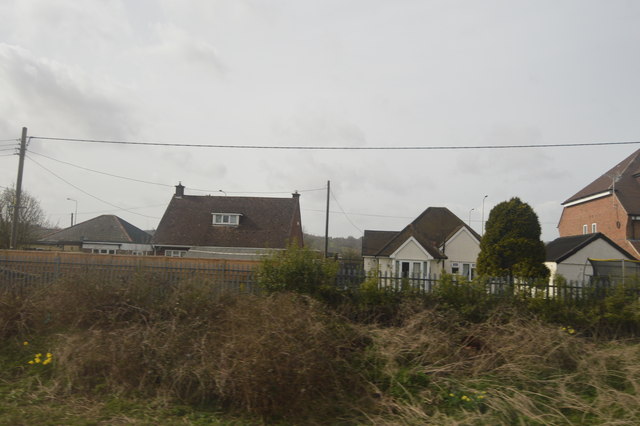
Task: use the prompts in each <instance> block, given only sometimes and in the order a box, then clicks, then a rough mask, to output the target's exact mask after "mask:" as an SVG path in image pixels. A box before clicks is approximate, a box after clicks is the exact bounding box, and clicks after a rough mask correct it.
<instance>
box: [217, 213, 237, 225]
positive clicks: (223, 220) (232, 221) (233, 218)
mask: <svg viewBox="0 0 640 426" xmlns="http://www.w3.org/2000/svg"><path fill="white" fill-rule="evenodd" d="M211 214H212V216H213V217H212V224H213V225H215V226H238V225H239V224H240V216H242V215H241V214H240V213H211Z"/></svg>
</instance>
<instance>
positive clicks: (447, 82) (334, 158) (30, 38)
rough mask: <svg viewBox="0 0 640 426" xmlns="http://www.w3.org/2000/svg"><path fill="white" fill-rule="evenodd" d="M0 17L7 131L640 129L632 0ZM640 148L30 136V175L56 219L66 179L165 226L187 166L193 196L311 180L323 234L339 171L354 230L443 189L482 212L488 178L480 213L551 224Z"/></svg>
mask: <svg viewBox="0 0 640 426" xmlns="http://www.w3.org/2000/svg"><path fill="white" fill-rule="evenodd" d="M0 16H2V17H3V19H2V25H1V26H0V140H5V139H16V138H19V136H20V132H21V129H22V127H23V126H24V127H27V128H28V132H29V135H30V136H41V137H54V138H79V139H97V140H123V141H142V142H161V143H178V144H218V145H220V144H222V145H260V146H344V147H378V146H385V147H386V146H390V147H392V146H450V147H459V146H483V145H531V144H533V145H536V144H558V143H595V142H622V141H638V140H640V119H639V117H640V77H639V76H640V2H638V1H634V0H628V1H622V0H607V1H605V0H598V1H587V0H576V1H563V0H549V1H544V0H532V1H517V0H505V1H488V0H487V1H477V0H466V1H455V0H442V1H431V0H423V1H412V0H387V1H379V0H316V1H306V0H271V1H259V0H226V1H223V0H217V1H214V0H202V1H186V0H158V1H151V0H137V1H125V0H120V1H118V0H112V1H89V0H85V1H76V0H2V1H1V2H0ZM14 146H17V144H16V142H15V141H6V142H5V141H3V142H0V185H2V186H11V185H12V184H13V183H14V182H15V180H16V174H17V167H18V157H17V156H16V155H7V154H12V153H13V151H11V150H6V149H7V148H13V147H14ZM638 148H640V144H630V145H612V146H593V147H579V148H576V147H571V148H523V149H509V150H486V149H483V150H476V149H472V150H421V151H411V150H396V151H363V150H359V151H333V150H332V151H298V150H241V149H221V148H217V149H212V148H193V147H191V148H186V147H150V146H135V145H114V144H90V143H81V142H68V141H52V140H43V139H37V138H34V139H32V140H31V142H30V145H29V148H28V153H27V156H28V158H27V159H26V161H25V172H24V181H23V188H24V189H25V190H26V191H28V192H29V193H30V194H32V195H34V196H35V197H37V198H38V199H39V200H40V202H41V205H42V207H43V208H44V210H45V212H46V214H47V216H48V219H49V220H50V222H52V224H54V225H58V226H62V227H66V226H68V225H69V223H70V213H71V212H73V211H74V209H75V202H73V201H69V200H67V198H72V199H74V200H77V208H78V214H79V220H80V221H84V220H88V219H90V218H92V217H95V216H97V215H99V214H104V213H109V214H116V215H118V216H120V217H122V218H124V219H125V220H127V221H129V222H131V223H132V224H134V225H136V226H138V227H140V228H143V229H153V228H155V227H156V226H157V224H158V222H159V220H160V217H161V216H162V214H163V212H164V209H165V207H166V205H167V203H168V202H169V200H170V197H171V195H172V194H173V191H174V189H173V185H176V184H177V183H178V182H179V181H181V182H182V183H183V184H184V185H185V186H186V193H187V194H193V195H204V194H207V193H211V194H212V195H224V193H226V194H227V195H228V196H231V195H255V196H278V197H287V196H290V194H291V192H293V191H294V190H298V191H300V192H301V194H302V196H301V198H300V203H301V208H302V220H303V228H304V230H305V231H306V232H309V233H313V234H318V235H322V234H323V233H324V226H325V219H324V213H323V211H324V209H325V204H326V192H325V191H324V190H322V188H324V187H325V186H326V183H327V181H328V180H330V181H331V188H332V191H333V195H334V197H335V198H333V197H332V198H331V211H332V212H333V213H332V214H331V219H330V235H332V236H348V235H353V236H356V237H357V236H360V235H362V232H363V230H364V229H378V230H400V229H402V228H403V227H404V226H405V225H407V224H408V223H409V222H410V221H411V220H413V219H414V218H415V217H416V216H417V215H419V214H420V213H421V212H422V211H423V210H424V209H426V208H427V207H429V206H444V207H448V208H449V209H451V210H452V211H453V212H454V213H455V214H457V215H458V216H459V217H460V218H461V219H463V220H464V221H468V220H469V219H471V224H472V226H473V227H474V228H475V229H476V230H478V231H480V229H481V217H482V205H483V202H482V201H483V198H484V196H485V195H487V196H488V197H487V198H486V201H485V203H484V207H485V215H484V216H485V219H486V218H487V217H488V214H489V211H490V209H491V208H492V207H493V206H494V205H495V204H497V203H499V202H501V201H504V200H507V199H509V198H511V197H513V196H519V197H520V198H521V199H522V200H523V201H525V202H528V203H529V204H531V205H532V207H533V208H534V209H535V211H536V212H537V213H538V216H539V218H540V222H541V225H542V229H543V235H542V237H543V239H544V240H551V239H554V238H556V237H557V236H558V232H557V228H556V226H557V223H558V220H559V218H560V213H561V211H562V207H561V203H562V202H563V201H564V200H566V199H567V198H569V197H570V196H571V195H573V194H574V193H575V192H577V191H578V190H580V189H581V188H582V187H584V186H585V185H587V184H588V183H589V182H591V181H592V180H593V179H595V178H596V177H598V176H599V175H601V174H602V173H603V172H605V171H606V170H608V169H609V168H611V167H612V166H614V165H615V164H616V163H618V162H619V161H620V160H622V159H623V158H625V157H626V156H628V155H629V154H631V153H632V152H633V151H635V150H636V149H638ZM83 168H84V169H83ZM86 169H91V170H94V171H98V172H102V173H103V174H100V173H96V172H94V171H89V170H86ZM105 173H106V174H105ZM112 175H116V176H122V177H126V178H130V179H135V180H139V181H140V180H141V181H147V182H151V183H143V182H138V181H135V180H127V179H122V178H119V177H115V176H112ZM196 189H199V190H205V191H196ZM207 191H208V192H207ZM221 191H224V193H223V192H221ZM472 209H473V210H472ZM343 211H344V212H346V213H347V214H346V215H345V214H343V213H342V212H343Z"/></svg>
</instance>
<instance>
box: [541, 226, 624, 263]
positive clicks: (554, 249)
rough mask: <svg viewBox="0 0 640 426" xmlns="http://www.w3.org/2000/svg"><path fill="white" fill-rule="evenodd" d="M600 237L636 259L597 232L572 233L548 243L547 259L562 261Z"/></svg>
mask: <svg viewBox="0 0 640 426" xmlns="http://www.w3.org/2000/svg"><path fill="white" fill-rule="evenodd" d="M598 239H603V240H604V241H606V242H607V243H609V244H610V245H611V246H612V247H613V248H615V249H616V250H618V251H620V253H621V254H624V255H625V256H627V257H628V258H629V259H634V257H633V256H632V255H630V254H629V253H628V252H627V251H626V250H624V249H623V248H622V247H620V246H619V245H617V244H616V243H614V242H613V241H611V240H610V239H609V238H607V236H606V235H604V234H602V233H600V232H596V233H595V234H585V235H571V236H568V237H560V238H556V239H555V240H553V241H551V242H549V243H547V245H546V251H547V255H546V261H547V262H556V263H560V262H562V261H563V260H565V259H566V258H568V257H569V256H571V255H573V254H575V253H577V252H578V251H579V250H581V249H582V248H584V247H586V246H588V245H589V244H591V243H592V242H593V241H596V240H598Z"/></svg>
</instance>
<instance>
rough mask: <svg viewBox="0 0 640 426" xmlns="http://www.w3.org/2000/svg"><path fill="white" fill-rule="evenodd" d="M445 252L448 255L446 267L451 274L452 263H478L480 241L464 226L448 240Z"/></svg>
mask: <svg viewBox="0 0 640 426" xmlns="http://www.w3.org/2000/svg"><path fill="white" fill-rule="evenodd" d="M444 254H445V255H446V256H447V259H446V260H445V262H444V265H445V267H444V269H445V271H446V272H447V273H449V274H450V273H451V264H452V263H455V262H457V263H476V261H477V259H478V254H480V243H479V242H478V240H476V239H475V237H474V236H473V235H472V234H471V233H470V232H469V231H468V230H467V229H466V228H462V229H460V231H458V232H457V233H456V234H455V235H454V236H453V237H451V238H450V239H449V241H447V243H446V244H445V247H444Z"/></svg>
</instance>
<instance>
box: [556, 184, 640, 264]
mask: <svg viewBox="0 0 640 426" xmlns="http://www.w3.org/2000/svg"><path fill="white" fill-rule="evenodd" d="M593 223H595V224H596V226H597V229H596V230H597V232H602V233H603V234H604V235H606V236H607V237H609V238H610V239H611V240H613V242H615V243H616V244H618V245H619V246H620V247H622V248H623V249H625V250H627V251H628V252H630V253H631V254H633V255H636V256H637V253H636V251H635V249H634V248H633V247H632V246H631V245H630V244H629V243H628V242H627V238H628V237H627V235H630V232H631V231H630V228H629V227H630V226H632V224H630V223H629V216H628V214H627V212H626V211H625V210H624V208H623V207H622V205H621V204H620V202H619V201H618V198H617V197H615V196H608V197H603V198H598V199H596V200H592V201H588V202H586V203H582V204H577V205H575V206H571V207H565V208H564V210H563V211H562V216H561V217H560V223H559V224H558V232H559V233H560V236H561V237H568V236H571V235H582V234H583V226H584V225H587V233H591V225H592V224H593Z"/></svg>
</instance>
